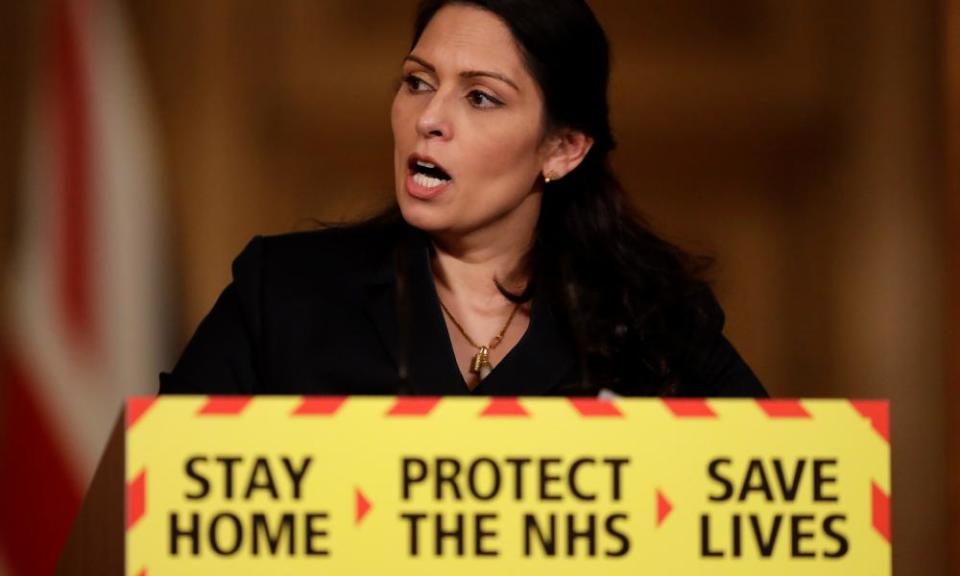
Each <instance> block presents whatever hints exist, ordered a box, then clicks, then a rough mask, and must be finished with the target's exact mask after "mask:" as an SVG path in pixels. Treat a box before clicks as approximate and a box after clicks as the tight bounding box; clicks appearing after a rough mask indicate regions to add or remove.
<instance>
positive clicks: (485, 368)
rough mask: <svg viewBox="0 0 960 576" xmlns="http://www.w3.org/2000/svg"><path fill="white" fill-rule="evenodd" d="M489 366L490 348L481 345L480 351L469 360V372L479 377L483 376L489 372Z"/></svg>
mask: <svg viewBox="0 0 960 576" xmlns="http://www.w3.org/2000/svg"><path fill="white" fill-rule="evenodd" d="M490 368H491V366H490V350H489V349H488V348H487V347H486V346H481V347H480V351H479V352H477V353H476V355H474V357H473V360H472V361H471V362H470V372H472V373H474V374H479V375H480V378H483V377H484V376H486V375H487V374H489V373H490Z"/></svg>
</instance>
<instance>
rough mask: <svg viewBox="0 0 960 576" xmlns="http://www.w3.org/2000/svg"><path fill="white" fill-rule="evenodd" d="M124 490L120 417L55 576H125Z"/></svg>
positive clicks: (122, 435)
mask: <svg viewBox="0 0 960 576" xmlns="http://www.w3.org/2000/svg"><path fill="white" fill-rule="evenodd" d="M124 490H125V488H124V425H123V418H122V417H121V418H118V419H117V422H116V423H115V424H114V426H113V429H112V431H111V432H110V438H109V440H108V441H107V447H106V449H105V450H104V453H103V456H102V457H101V459H100V463H99V464H98V465H97V470H96V472H94V475H93V481H92V482H91V484H90V488H89V490H88V491H87V495H86V497H85V498H84V500H83V505H82V506H81V508H80V513H79V514H78V515H77V519H76V520H75V521H74V525H73V529H72V530H71V532H70V536H69V538H68V539H67V543H66V545H65V546H64V549H63V552H62V553H61V555H60V560H59V561H58V563H57V571H56V573H57V574H58V575H63V576H81V575H82V576H87V575H89V576H95V575H101V574H102V575H104V576H106V575H112V574H123V573H124V518H123V515H124V501H123V494H124Z"/></svg>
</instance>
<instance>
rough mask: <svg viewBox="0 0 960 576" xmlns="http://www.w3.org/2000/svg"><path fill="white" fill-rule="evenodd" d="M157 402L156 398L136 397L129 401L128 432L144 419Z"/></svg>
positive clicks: (127, 414)
mask: <svg viewBox="0 0 960 576" xmlns="http://www.w3.org/2000/svg"><path fill="white" fill-rule="evenodd" d="M156 401H157V398H156V396H134V397H131V398H128V399H127V413H126V417H127V418H126V420H127V430H129V429H131V428H133V425H134V424H136V423H137V422H139V421H140V419H141V418H143V415H144V414H146V413H147V410H149V409H150V407H151V406H153V403H154V402H156Z"/></svg>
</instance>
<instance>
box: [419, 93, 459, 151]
mask: <svg viewBox="0 0 960 576" xmlns="http://www.w3.org/2000/svg"><path fill="white" fill-rule="evenodd" d="M448 99H449V98H448V96H447V95H444V94H442V93H441V92H435V93H434V95H433V97H432V98H430V103H429V104H427V106H426V108H424V109H423V111H422V112H421V113H420V117H419V118H417V133H418V134H419V135H420V136H421V137H422V138H426V139H439V140H449V139H450V138H451V137H452V136H453V124H452V123H451V122H450V117H449V116H450V110H449V102H448Z"/></svg>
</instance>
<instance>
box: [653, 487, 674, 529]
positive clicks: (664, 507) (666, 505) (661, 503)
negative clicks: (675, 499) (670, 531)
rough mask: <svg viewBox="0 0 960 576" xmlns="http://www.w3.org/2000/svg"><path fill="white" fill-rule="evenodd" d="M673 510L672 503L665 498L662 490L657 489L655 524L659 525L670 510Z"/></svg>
mask: <svg viewBox="0 0 960 576" xmlns="http://www.w3.org/2000/svg"><path fill="white" fill-rule="evenodd" d="M672 511H673V504H671V503H670V501H669V500H667V497H666V496H664V495H663V492H661V491H659V490H657V526H658V527H659V526H660V525H661V524H663V521H664V520H666V519H667V516H669V515H670V512H672Z"/></svg>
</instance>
